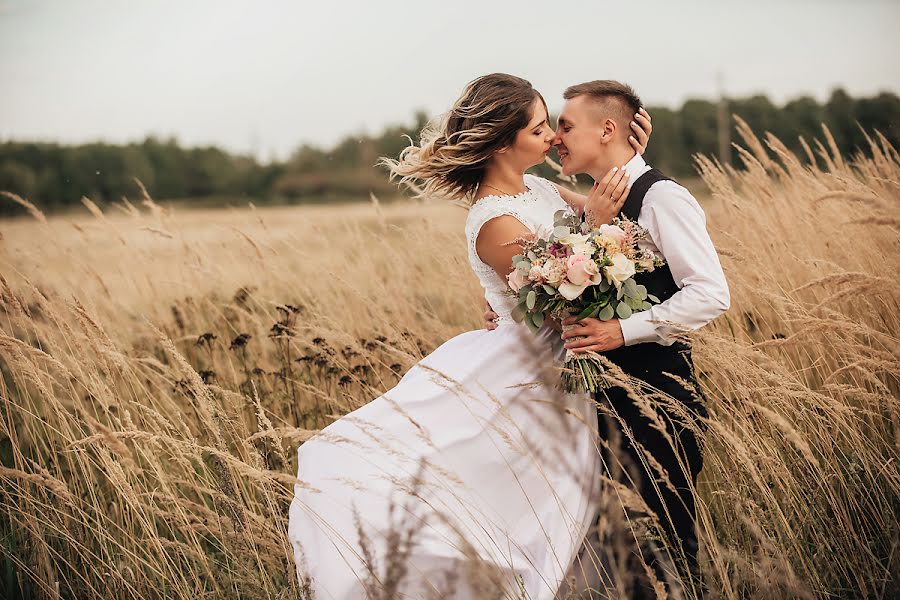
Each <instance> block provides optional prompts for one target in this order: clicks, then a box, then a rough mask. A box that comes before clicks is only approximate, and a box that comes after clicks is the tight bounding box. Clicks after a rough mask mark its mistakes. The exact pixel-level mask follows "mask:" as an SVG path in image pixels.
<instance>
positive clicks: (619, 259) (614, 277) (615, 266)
mask: <svg viewBox="0 0 900 600" xmlns="http://www.w3.org/2000/svg"><path fill="white" fill-rule="evenodd" d="M610 260H612V264H611V265H609V266H607V267H604V271H606V278H607V279H608V280H609V282H610V283H613V284H615V286H616V287H617V288H618V287H621V285H622V283H623V282H624V281H625V280H627V279H628V278H629V277H634V263H633V262H632V261H631V260H629V258H628V257H627V256H625V255H624V254H622V253H621V252H620V253H618V254H616V255H614V256H613V257H612V258H611V259H610Z"/></svg>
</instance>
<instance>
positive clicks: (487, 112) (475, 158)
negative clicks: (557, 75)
mask: <svg viewBox="0 0 900 600" xmlns="http://www.w3.org/2000/svg"><path fill="white" fill-rule="evenodd" d="M535 99H539V100H540V101H541V103H542V104H543V105H544V109H545V110H546V108H547V103H546V102H544V98H543V97H542V96H541V95H540V94H539V93H538V92H537V90H535V89H534V88H533V87H532V85H531V83H529V82H528V81H525V80H524V79H522V78H521V77H516V76H514V75H507V74H505V73H492V74H490V75H484V76H482V77H479V78H478V79H476V80H474V81H472V82H470V83H469V84H468V85H467V86H466V88H465V90H463V93H462V95H461V96H460V97H459V99H458V100H457V101H456V102H455V103H454V104H453V107H452V108H451V109H450V111H449V112H448V113H446V114H444V115H442V116H441V117H439V118H437V119H434V120H432V121H431V122H429V123H428V124H427V125H426V126H425V128H424V129H422V133H421V136H420V140H421V141H420V145H418V146H417V145H416V144H415V143H412V140H410V145H409V146H408V147H407V148H405V149H404V150H403V151H402V152H401V153H400V157H399V159H398V160H393V159H390V158H382V159H381V163H382V164H384V165H386V166H387V167H388V169H389V170H390V172H391V178H399V180H400V183H401V184H402V183H411V184H413V185H415V184H417V183H418V184H419V185H418V186H417V187H418V193H417V195H418V196H430V197H432V196H437V197H445V198H452V199H467V200H469V199H471V196H472V194H473V192H474V191H475V190H476V189H478V184H479V183H481V180H482V178H483V177H484V171H485V167H486V166H487V163H488V160H489V159H490V158H491V157H492V156H493V155H494V153H495V152H496V151H497V150H500V149H502V148H505V147H508V146H510V145H511V144H512V143H513V141H514V140H515V138H516V134H517V133H518V132H519V131H520V130H521V129H524V128H525V127H526V126H527V125H528V122H529V120H530V119H531V106H532V104H534V101H535ZM414 189H415V188H414Z"/></svg>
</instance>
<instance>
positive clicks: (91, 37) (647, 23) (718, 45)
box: [0, 0, 900, 159]
mask: <svg viewBox="0 0 900 600" xmlns="http://www.w3.org/2000/svg"><path fill="white" fill-rule="evenodd" d="M898 31H900V0H856V1H849V0H847V1H845V0H808V1H790V0H779V1H775V0H756V1H755V2H747V1H738V0H713V1H708V2H707V1H702V0H679V1H660V2H655V1H650V0H644V1H642V2H630V1H625V0H620V1H619V2H607V1H600V0H593V1H590V0H579V1H571V2H566V1H560V2H558V3H550V2H540V3H538V2H527V1H523V0H477V1H476V0H452V1H446V0H445V1H442V2H437V1H429V0H418V1H412V0H410V1H406V2H400V1H394V0H368V1H366V0H356V1H355V0H324V1H318V2H316V1H312V2H310V1H306V0H293V1H287V0H283V1H277V0H256V1H228V0H171V1H170V0H125V1H119V0H0V82H2V86H3V90H2V93H0V139H5V140H8V139H17V140H26V139H27V140H35V139H39V140H58V141H62V142H83V141H92V140H97V139H105V140H108V141H114V142H123V141H131V140H140V139H143V137H144V136H145V135H148V134H151V133H153V134H157V135H163V136H168V135H174V136H176V137H177V138H178V140H179V141H180V142H181V143H182V144H186V145H196V144H216V145H220V146H223V147H226V148H228V149H229V150H232V151H239V152H248V151H254V152H255V153H256V154H257V155H258V156H260V157H262V158H265V159H268V158H271V157H273V156H274V157H279V158H283V157H286V156H287V155H288V154H289V153H290V151H291V150H292V149H294V148H295V147H297V146H298V145H299V144H301V143H304V142H307V143H313V144H326V145H327V144H331V143H333V142H335V141H337V140H339V139H340V138H342V137H344V136H346V135H348V134H353V133H357V132H370V133H377V132H379V131H380V130H381V128H382V127H383V126H384V125H386V124H388V123H396V122H409V121H410V120H411V116H412V114H413V112H414V111H415V110H416V109H418V108H422V109H425V110H426V111H428V112H430V113H437V112H441V111H443V110H445V109H446V108H447V107H448V106H449V105H450V103H451V102H452V101H453V100H454V99H455V97H456V96H457V95H458V93H459V92H460V90H461V89H462V87H463V86H464V85H465V83H466V82H467V81H469V80H471V79H473V78H475V77H476V76H478V75H481V74H484V73H490V72H493V71H504V72H508V73H513V74H516V75H519V76H522V77H525V78H526V79H529V80H530V81H531V82H532V83H533V84H534V85H535V86H536V87H537V88H538V89H539V90H541V91H542V92H543V93H544V95H545V97H546V99H547V101H548V103H549V104H550V108H551V111H552V110H555V109H558V108H559V106H560V104H561V94H562V90H563V89H564V88H565V87H566V86H567V85H569V84H572V83H577V82H580V81H585V80H589V79H619V80H622V81H626V82H628V83H630V84H632V85H633V86H634V87H635V88H636V89H637V91H638V93H639V94H640V95H641V96H642V98H643V100H644V102H645V104H649V105H653V104H665V105H669V106H672V107H677V106H679V105H680V104H681V102H683V101H684V100H685V99H686V98H688V97H712V96H714V95H715V94H716V91H717V84H716V74H717V73H718V72H721V73H722V76H723V80H724V89H725V91H726V92H727V93H728V94H732V95H747V94H751V93H757V92H761V93H765V94H768V95H769V97H770V98H772V99H773V100H774V101H776V102H782V101H784V100H785V99H789V98H792V97H795V96H798V95H801V94H811V95H813V96H815V97H817V98H819V99H820V100H824V99H825V98H827V95H828V93H829V92H830V91H831V89H833V88H834V87H836V86H842V87H844V88H845V89H847V90H848V91H849V92H850V93H851V94H854V95H868V94H873V93H876V92H878V91H881V90H888V91H892V92H895V93H896V92H898V91H900V62H898V58H900V41H898V40H900V35H898Z"/></svg>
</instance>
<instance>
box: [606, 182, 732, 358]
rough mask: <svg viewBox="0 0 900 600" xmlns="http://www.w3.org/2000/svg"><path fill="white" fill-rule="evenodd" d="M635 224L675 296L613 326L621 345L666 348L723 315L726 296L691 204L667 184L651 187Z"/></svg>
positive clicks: (696, 207) (699, 213) (702, 218)
mask: <svg viewBox="0 0 900 600" xmlns="http://www.w3.org/2000/svg"><path fill="white" fill-rule="evenodd" d="M638 223H639V224H640V225H641V226H643V227H644V228H645V229H647V230H648V232H649V233H650V239H651V240H652V242H653V245H654V246H655V247H656V248H657V249H658V252H657V253H658V254H661V255H662V257H663V259H664V260H665V261H666V263H667V264H668V265H669V269H670V270H671V271H672V278H673V279H674V280H675V284H676V285H677V286H678V288H679V290H678V292H676V293H675V294H674V295H673V296H672V297H671V298H669V299H668V300H666V301H665V302H662V303H661V304H655V305H654V306H653V308H651V309H650V310H646V311H643V312H639V313H635V314H633V315H632V316H631V317H629V318H628V319H624V320H621V321H619V324H620V326H621V327H622V336H623V337H624V339H625V345H626V346H631V345H634V344H640V343H643V342H656V343H658V344H662V345H664V346H670V345H671V344H672V343H674V341H675V339H674V338H673V337H672V336H673V335H674V334H677V333H682V332H683V331H684V330H686V329H687V330H693V329H699V328H700V327H703V326H704V325H706V324H707V323H709V322H710V321H712V320H713V319H715V318H716V317H717V316H719V315H720V314H722V313H723V312H725V311H726V310H728V307H729V306H730V305H731V295H730V293H729V291H728V283H727V282H726V281H725V273H723V272H722V265H721V263H720V262H719V256H718V254H716V249H715V247H714V246H713V243H712V240H711V239H710V237H709V233H708V232H707V231H706V215H705V214H704V212H703V209H702V208H701V207H700V204H699V203H698V202H697V200H696V199H695V198H694V197H693V196H692V195H691V193H690V192H688V191H687V190H686V189H685V188H683V187H681V186H680V185H678V184H676V183H675V182H673V181H660V182H658V183H656V184H654V185H653V186H652V187H651V188H650V189H649V190H648V191H647V195H646V196H645V197H644V202H643V205H642V207H641V212H640V215H639V216H638Z"/></svg>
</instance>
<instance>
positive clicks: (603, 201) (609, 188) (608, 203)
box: [584, 167, 631, 228]
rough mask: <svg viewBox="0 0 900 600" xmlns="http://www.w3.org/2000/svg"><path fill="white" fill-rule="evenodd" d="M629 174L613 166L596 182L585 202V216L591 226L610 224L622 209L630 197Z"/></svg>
mask: <svg viewBox="0 0 900 600" xmlns="http://www.w3.org/2000/svg"><path fill="white" fill-rule="evenodd" d="M628 180H629V176H628V173H626V172H625V169H621V168H619V167H613V168H612V169H610V170H609V171H608V172H607V173H606V176H605V177H604V178H603V179H601V180H600V181H598V182H597V183H595V184H594V187H592V188H591V192H590V194H588V198H587V201H586V202H585V203H584V216H585V220H586V221H587V223H588V225H590V226H591V228H596V227H599V226H600V225H604V224H609V223H610V222H611V221H612V220H613V217H615V216H616V215H618V214H619V211H620V210H622V205H623V204H625V200H626V199H627V198H628V191H629V190H630V189H631V186H630V185H629V182H628Z"/></svg>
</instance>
